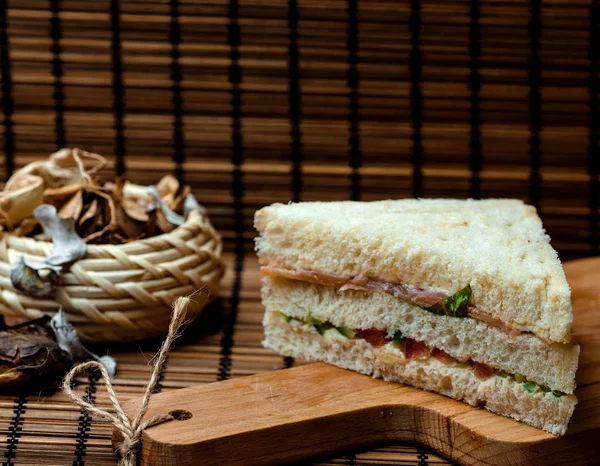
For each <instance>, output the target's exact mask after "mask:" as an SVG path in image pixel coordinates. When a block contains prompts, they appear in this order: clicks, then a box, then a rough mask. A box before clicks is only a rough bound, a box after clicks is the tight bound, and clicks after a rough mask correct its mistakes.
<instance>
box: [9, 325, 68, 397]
mask: <svg viewBox="0 0 600 466" xmlns="http://www.w3.org/2000/svg"><path fill="white" fill-rule="evenodd" d="M2 317H3V316H0V387H14V386H20V385H24V384H29V383H32V382H35V381H37V382H40V383H41V382H43V383H45V384H52V383H53V382H58V381H59V380H60V378H61V377H62V376H63V375H64V374H65V372H66V371H67V370H68V369H69V367H71V364H72V363H73V359H72V358H71V356H70V355H69V353H68V352H66V351H63V350H62V349H61V348H60V347H59V346H58V343H57V342H56V340H55V339H54V336H53V335H52V332H51V331H48V330H47V329H46V328H45V327H44V324H45V323H47V322H48V320H50V319H49V318H44V319H38V320H34V321H30V322H25V323H23V324H19V325H15V326H12V327H10V326H7V325H6V324H5V323H4V319H3V318H2Z"/></svg>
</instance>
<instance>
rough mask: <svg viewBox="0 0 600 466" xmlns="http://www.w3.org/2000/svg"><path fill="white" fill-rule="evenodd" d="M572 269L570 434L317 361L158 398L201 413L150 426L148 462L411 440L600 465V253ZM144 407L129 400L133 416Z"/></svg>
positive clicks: (458, 451) (303, 455) (282, 456)
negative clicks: (575, 356)
mask: <svg viewBox="0 0 600 466" xmlns="http://www.w3.org/2000/svg"><path fill="white" fill-rule="evenodd" d="M565 271H566V274H567V278H568V280H569V283H570V284H571V287H572V290H573V308H574V312H575V330H574V338H575V339H576V340H577V341H578V342H579V343H580V344H581V359H580V363H579V371H578V374H577V380H578V388H577V391H576V395H577V397H578V398H579V404H578V406H577V408H576V410H575V414H574V416H573V418H572V420H571V423H570V425H569V429H568V431H567V434H566V436H564V437H555V436H553V435H551V434H548V433H546V432H544V431H542V430H538V429H535V428H533V427H529V426H527V425H525V424H522V423H519V422H517V421H513V420H511V419H508V418H504V417H501V416H498V415H495V414H492V413H490V412H488V411H486V410H484V409H478V408H473V407H471V406H468V405H466V404H464V403H460V402H458V401H454V400H452V399H449V398H446V397H444V396H440V395H436V394H433V393H428V392H424V391H421V390H417V389H414V388H411V387H406V386H403V385H400V384H394V383H386V382H383V381H381V380H375V379H372V378H370V377H368V376H364V375H360V374H357V373H354V372H351V371H347V370H344V369H339V368H336V367H333V366H329V365H326V364H322V363H319V364H311V365H307V366H302V367H298V368H293V369H287V370H280V371H276V372H271V373H264V374H259V375H255V376H250V377H243V378H238V379H234V380H228V381H224V382H217V383H213V384H208V385H202V386H197V387H190V388H186V389H181V390H175V391H171V392H166V393H160V394H157V395H154V396H152V399H151V402H150V408H149V410H148V416H151V415H155V414H159V413H161V414H163V413H168V412H173V411H180V414H183V415H181V416H180V417H181V418H182V419H185V418H187V417H189V414H191V418H189V419H185V420H181V421H171V422H167V423H164V424H161V425H158V426H154V427H151V428H149V429H147V430H146V431H145V433H144V435H143V438H142V445H141V452H140V464H141V465H152V466H192V465H197V464H203V465H221V466H224V465H228V464H240V465H242V464H243V465H269V464H281V463H285V462H291V461H299V460H303V459H308V458H315V457H319V456H323V455H330V454H334V453H337V452H341V451H344V450H346V451H347V450H349V449H351V450H356V449H358V448H366V447H371V446H374V445H381V444H391V443H397V442H406V441H410V442H417V443H421V444H425V445H428V446H429V447H431V448H433V449H434V450H435V451H437V452H438V453H440V454H441V455H444V456H446V457H448V458H450V459H452V460H454V461H457V462H458V463H460V464H465V465H471V464H494V465H495V464H498V465H500V464H502V465H507V464H514V465H517V464H518V465H559V464H560V465H562V464H581V465H592V464H600V258H593V259H585V260H579V261H574V262H570V263H567V264H566V265H565ZM138 405H139V400H131V401H130V402H129V403H127V404H126V406H125V410H126V412H127V413H128V415H129V416H130V417H133V416H134V415H135V412H136V411H137V408H138ZM185 414H187V415H185Z"/></svg>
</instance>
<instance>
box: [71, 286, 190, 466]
mask: <svg viewBox="0 0 600 466" xmlns="http://www.w3.org/2000/svg"><path fill="white" fill-rule="evenodd" d="M189 301H190V298H187V297H186V298H182V297H180V298H177V300H176V301H175V305H174V306H173V314H172V316H171V323H170V324H169V333H168V334H167V337H166V338H165V341H163V344H162V346H161V348H160V351H159V353H158V357H157V360H156V363H155V364H154V370H153V371H152V376H151V377H150V380H149V381H148V384H147V385H146V390H145V392H144V398H143V399H142V404H141V405H140V408H139V410H138V412H137V415H136V416H135V419H134V420H133V421H130V420H129V418H128V417H127V415H126V414H125V411H123V408H122V407H121V403H120V402H119V400H118V399H117V394H116V393H115V390H114V388H113V385H112V383H111V381H110V377H109V375H108V372H107V371H106V368H105V367H104V366H103V365H102V364H100V363H99V362H97V361H89V362H84V363H82V364H78V365H77V366H75V367H73V369H71V371H70V372H69V373H68V374H67V375H66V377H65V379H64V381H63V386H62V390H63V392H64V393H65V394H66V395H67V396H68V397H69V398H70V399H71V400H72V401H74V402H75V403H77V404H78V405H79V406H81V408H83V409H84V410H86V411H87V412H89V413H93V414H96V415H97V416H99V417H100V418H102V419H104V420H106V421H108V422H110V423H111V424H112V425H113V427H114V428H115V429H116V430H117V431H118V432H119V433H120V434H121V436H122V438H123V441H122V442H121V445H120V446H119V453H120V455H121V460H120V461H119V466H136V464H137V457H138V450H139V445H140V440H141V439H142V433H143V432H144V430H145V429H147V428H148V427H151V426H155V425H157V424H161V423H163V422H167V421H171V420H173V419H174V418H173V416H172V415H171V414H157V415H155V416H153V417H151V418H150V419H147V420H145V421H142V420H143V418H144V416H145V414H146V412H147V411H148V404H149V402H150V395H152V393H154V388H155V387H156V383H157V382H158V375H159V374H160V371H161V370H162V368H163V366H164V365H165V361H166V359H167V355H168V354H169V350H170V348H171V344H172V343H173V340H174V339H175V338H176V337H177V332H178V331H179V329H180V328H181V326H182V325H183V322H184V320H185V315H186V308H187V305H188V303H189ZM88 369H97V370H98V371H100V374H101V375H102V378H103V379H104V383H105V386H106V391H107V392H108V398H109V399H110V402H111V404H112V406H113V408H114V411H115V414H111V413H110V412H108V411H107V410H104V409H100V408H97V407H95V406H94V405H92V404H91V403H89V402H88V401H87V400H85V399H84V398H82V397H81V396H80V395H79V394H78V393H76V392H75V390H73V380H74V379H75V377H77V376H78V375H79V374H80V373H82V372H84V371H86V370H88Z"/></svg>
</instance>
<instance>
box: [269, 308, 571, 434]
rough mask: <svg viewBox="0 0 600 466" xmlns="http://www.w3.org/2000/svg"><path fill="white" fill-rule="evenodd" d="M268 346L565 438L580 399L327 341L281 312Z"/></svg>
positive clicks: (388, 348)
mask: <svg viewBox="0 0 600 466" xmlns="http://www.w3.org/2000/svg"><path fill="white" fill-rule="evenodd" d="M263 324H264V328H265V340H264V341H263V345H264V346H265V347H266V348H270V349H272V350H274V351H276V352H277V353H280V354H282V355H284V356H293V357H299V358H303V359H306V360H308V361H324V362H327V363H329V364H333V365H335V366H338V367H342V368H344V369H350V370H353V371H356V372H360V373H362V374H367V375H372V376H373V377H375V378H381V379H383V380H386V381H390V382H400V383H404V384H407V385H412V386H414V387H417V388H421V389H424V390H428V391H432V392H436V393H440V394H442V395H445V396H448V397H451V398H454V399H456V400H460V401H463V402H465V403H468V404H470V405H473V406H480V407H485V408H486V409H487V410H488V411H491V412H493V413H496V414H501V415H503V416H506V417H510V418H513V419H516V420H518V421H521V422H524V423H526V424H529V425H531V426H533V427H537V428H539V429H544V430H545V431H547V432H550V433H552V434H555V435H564V433H565V431H566V429H567V424H568V422H569V419H570V418H571V416H572V414H573V411H574V409H575V405H576V404H577V398H576V397H575V396H573V395H563V396H560V397H558V398H557V397H555V396H554V395H552V394H551V393H547V392H543V391H537V392H535V393H530V392H529V391H528V390H527V389H526V388H525V387H524V385H523V384H522V383H517V382H515V381H514V380H513V379H511V378H506V377H501V376H498V375H494V376H492V377H490V378H488V379H487V380H481V379H480V378H478V377H476V376H475V374H474V372H473V370H472V369H471V367H470V366H469V365H468V364H465V363H457V364H452V365H448V364H444V363H443V362H440V361H439V360H437V359H436V358H433V357H428V358H426V359H411V360H407V359H405V357H404V354H403V352H402V351H401V350H400V349H397V348H396V347H395V346H394V345H393V343H388V344H386V345H384V346H381V347H374V346H372V345H371V344H370V343H369V342H367V341H366V340H364V339H360V338H353V339H349V338H346V337H344V336H343V335H341V334H340V333H339V332H338V331H337V330H335V329H331V330H328V331H326V332H325V333H324V334H323V335H322V334H320V333H319V332H318V331H317V330H316V329H315V328H314V327H313V326H312V325H309V324H303V323H301V322H298V321H290V322H287V321H286V320H285V319H284V318H282V315H281V314H280V313H279V312H277V311H267V313H266V314H265V318H264V321H263Z"/></svg>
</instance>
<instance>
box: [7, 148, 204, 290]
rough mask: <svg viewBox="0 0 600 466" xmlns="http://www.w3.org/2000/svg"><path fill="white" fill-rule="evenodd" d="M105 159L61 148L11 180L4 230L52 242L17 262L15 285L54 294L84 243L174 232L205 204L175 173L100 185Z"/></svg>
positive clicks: (81, 253)
mask: <svg viewBox="0 0 600 466" xmlns="http://www.w3.org/2000/svg"><path fill="white" fill-rule="evenodd" d="M106 165H107V160H106V159H105V158H104V157H102V156H101V155H98V154H93V153H90V152H86V151H83V150H81V149H62V150H60V151H58V152H56V153H54V154H52V155H50V157H49V158H48V160H45V161H37V162H32V163H30V164H29V165H26V166H25V167H23V168H21V169H20V170H18V171H16V172H15V173H14V174H13V176H12V177H11V178H10V179H9V180H8V182H7V183H6V186H5V187H4V190H3V191H2V192H0V228H2V230H3V231H5V232H8V233H11V234H13V235H17V236H30V237H32V238H35V239H37V240H42V241H47V240H50V241H52V243H53V248H52V253H51V255H50V256H49V257H47V258H46V259H44V260H42V261H40V260H34V259H32V258H28V257H18V258H16V259H15V260H13V263H12V265H11V281H12V283H13V285H14V286H15V288H17V289H19V290H21V291H23V292H25V293H27V294H29V295H31V296H35V297H48V296H51V295H52V293H53V292H54V289H55V288H56V286H58V285H59V284H60V274H61V271H62V270H63V268H64V267H68V266H70V265H71V264H72V263H73V262H74V261H76V260H78V259H80V258H82V257H83V256H84V255H85V250H86V244H122V243H126V242H129V241H135V240H139V239H143V238H149V237H152V236H155V235H159V234H162V233H169V232H171V231H172V230H174V229H175V228H177V227H178V226H180V225H182V224H183V223H184V222H185V219H186V217H187V215H188V214H189V212H190V211H191V210H194V209H203V208H202V206H200V205H199V204H198V203H197V202H196V200H195V198H194V197H193V195H192V194H191V192H190V188H189V186H182V185H181V184H180V183H179V181H178V180H177V179H176V178H175V177H173V176H171V175H167V176H165V177H163V179H161V180H160V181H159V182H158V184H157V185H155V186H141V185H136V184H133V183H131V182H129V181H127V180H124V179H117V180H116V181H115V182H108V183H104V184H103V183H101V182H100V181H99V180H98V179H97V178H96V176H97V175H98V173H99V171H100V170H101V169H102V168H103V167H105V166H106ZM49 225H52V226H51V227H49Z"/></svg>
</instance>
